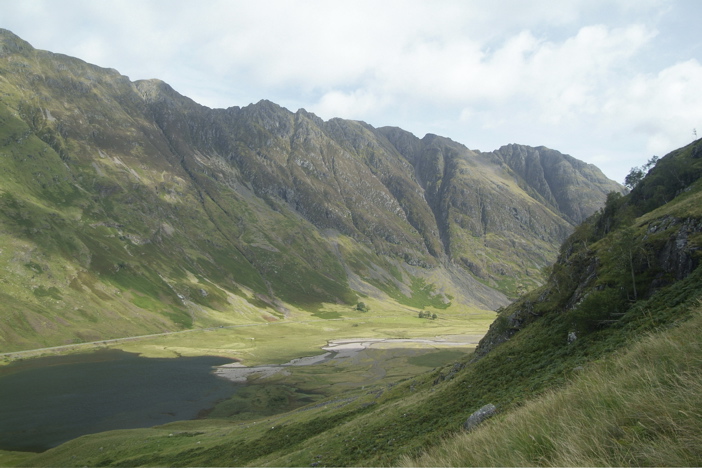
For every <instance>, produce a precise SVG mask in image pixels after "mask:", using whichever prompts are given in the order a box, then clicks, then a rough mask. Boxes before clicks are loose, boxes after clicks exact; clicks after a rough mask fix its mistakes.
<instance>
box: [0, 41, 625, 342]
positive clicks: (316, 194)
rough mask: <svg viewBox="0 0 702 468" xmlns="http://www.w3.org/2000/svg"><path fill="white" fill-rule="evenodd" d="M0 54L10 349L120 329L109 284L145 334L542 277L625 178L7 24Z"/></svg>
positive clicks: (465, 295) (458, 296)
mask: <svg viewBox="0 0 702 468" xmlns="http://www.w3.org/2000/svg"><path fill="white" fill-rule="evenodd" d="M0 72H1V73H0V76H1V77H2V80H0V92H2V97H1V99H0V111H1V113H2V116H1V117H2V135H0V141H2V145H1V147H0V152H2V153H3V155H4V158H3V160H4V163H3V164H4V169H5V175H4V176H3V178H2V181H1V183H2V185H0V190H2V194H3V197H4V199H5V203H4V205H3V207H4V208H3V210H2V211H1V213H0V214H1V215H2V216H3V218H2V219H3V223H4V224H5V226H6V229H5V234H4V235H5V242H6V245H13V244H16V245H17V246H21V248H20V247H18V248H20V250H21V251H22V252H24V253H23V254H22V255H20V256H17V255H16V256H14V257H12V256H8V257H7V258H4V259H2V260H1V261H2V262H3V264H4V265H6V266H7V268H6V270H7V271H10V272H12V273H9V274H8V275H6V277H5V279H6V281H7V282H8V284H10V285H11V287H9V288H8V289H7V292H6V295H7V296H8V298H9V299H11V301H12V303H13V304H16V307H17V310H18V311H20V312H18V314H17V316H16V320H15V319H13V321H12V322H11V323H10V324H9V326H8V327H7V328H6V329H4V334H3V337H4V339H5V340H6V342H7V343H9V345H8V346H9V349H18V347H19V348H22V347H27V346H32V345H36V344H39V343H38V342H37V339H38V337H39V336H41V338H40V340H41V341H42V343H41V344H47V343H55V344H64V343H66V342H70V341H71V340H84V339H88V338H96V339H99V338H101V337H105V338H112V337H115V336H114V332H108V331H106V330H105V329H104V327H103V326H102V325H101V322H100V321H99V320H98V319H97V316H96V312H92V310H93V309H95V310H98V311H102V310H105V308H106V307H108V304H109V308H110V309H114V308H116V309H117V310H118V311H119V313H118V314H117V315H118V316H119V317H120V318H116V320H117V321H118V322H119V323H121V324H122V325H120V327H122V326H123V327H125V330H131V331H128V332H127V333H132V334H133V333H146V332H154V331H164V330H173V329H179V328H180V327H186V328H187V327H192V326H195V325H193V324H196V325H197V324H199V325H208V324H213V323H221V322H218V320H225V323H229V322H226V321H231V320H233V321H238V320H243V316H242V314H241V313H239V312H235V311H236V310H238V309H242V308H243V309H245V310H247V312H246V313H245V314H243V315H244V316H246V317H247V318H246V319H247V320H249V319H254V320H271V319H273V320H279V319H282V318H283V317H285V316H287V315H289V314H290V313H291V312H290V311H293V313H294V311H295V310H298V311H304V310H318V309H319V308H323V307H324V304H325V303H346V304H350V305H351V304H354V303H355V301H357V300H358V299H359V298H362V297H363V295H364V294H368V293H370V294H372V295H374V296H375V297H378V298H382V300H393V301H399V303H410V302H412V301H413V299H412V297H420V296H421V297H426V298H427V299H426V300H425V302H424V303H421V306H422V307H430V306H431V307H436V306H438V307H440V308H443V307H450V306H451V304H453V305H460V304H463V305H466V306H470V307H478V308H482V309H494V308H497V307H499V306H502V305H506V304H507V303H508V296H510V297H514V296H515V295H516V294H518V293H519V292H521V291H522V290H525V289H529V288H531V287H533V286H535V285H538V284H540V282H541V281H542V278H541V269H542V268H543V267H544V266H546V265H547V264H548V263H549V262H550V261H551V260H552V259H553V258H555V255H556V251H557V245H558V244H559V243H560V242H561V241H562V240H564V239H565V237H566V236H567V234H568V233H569V232H570V231H572V229H573V227H574V222H575V220H577V219H578V217H581V216H585V215H586V214H587V213H588V212H594V210H596V209H597V208H598V205H597V200H600V204H602V203H604V200H605V196H606V193H607V192H608V191H610V190H615V191H621V190H623V189H622V187H621V186H620V185H618V184H616V183H614V182H611V181H608V180H607V179H606V178H605V177H604V175H602V174H601V172H598V171H595V170H591V171H589V172H588V171H584V169H581V168H582V167H588V166H581V165H579V164H575V163H574V162H573V161H575V159H572V158H570V157H566V156H565V155H561V154H560V153H557V152H555V151H553V150H548V151H545V150H544V149H541V150H539V149H533V148H528V147H521V146H520V147H515V148H519V149H520V151H521V152H523V153H525V154H526V155H527V156H528V157H527V158H526V159H525V163H524V164H523V165H522V166H523V167H522V166H518V165H517V164H516V163H514V158H512V159H510V157H508V156H506V155H505V154H503V153H504V151H502V150H497V151H495V152H491V153H481V152H476V151H471V150H469V149H468V148H467V147H466V146H464V145H462V144H460V143H456V142H454V141H452V140H450V139H448V138H444V137H439V136H436V135H426V136H425V137H423V138H421V139H420V138H418V137H416V136H414V135H412V134H411V133H409V132H406V131H404V130H401V129H397V128H391V127H382V128H378V129H376V128H374V127H372V126H371V125H368V124H367V123H364V122H358V121H351V120H344V119H338V118H336V119H331V120H328V121H323V120H322V119H320V118H319V117H317V116H315V115H314V114H312V113H309V112H307V111H305V110H304V109H300V110H298V111H296V112H291V111H289V110H287V109H284V108H282V107H280V106H279V105H277V104H275V103H272V102H270V101H266V100H262V101H260V102H258V103H256V104H250V105H248V106H244V107H238V106H233V107H230V108H227V109H210V108H208V107H206V106H202V105H200V104H198V103H196V102H195V101H193V100H192V99H190V98H187V97H185V96H182V95H181V94H179V93H178V92H177V91H176V90H174V89H173V88H172V87H171V86H170V85H168V84H167V83H165V82H163V81H160V80H138V81H135V82H131V81H130V80H129V78H128V77H126V76H123V75H120V74H119V72H117V71H116V70H113V69H106V68H101V67H97V66H94V65H90V64H88V63H86V62H83V61H81V60H80V59H75V58H71V57H68V56H63V55H60V54H53V53H51V52H45V51H41V50H38V49H34V48H33V47H32V46H31V45H29V44H28V43H26V41H23V40H22V39H20V38H18V37H17V36H15V35H14V34H12V33H11V32H9V31H6V30H0ZM539 151H541V153H545V154H547V155H548V157H549V158H551V159H550V160H553V161H555V163H554V164H552V165H551V166H556V169H554V170H550V171H549V170H546V171H544V170H543V169H541V172H538V171H537V172H538V175H539V177H535V178H534V177H532V176H531V173H529V174H527V172H524V170H522V169H523V168H526V167H532V166H533V165H534V164H536V163H537V162H538V163H539V164H541V162H540V161H541V160H542V159H544V158H545V157H546V156H544V157H537V155H536V154H535V152H537V153H538V152H539ZM541 153H539V155H540V154H541ZM510 164H511V165H510ZM513 166H514V167H513ZM551 166H549V168H550V167H551ZM539 167H540V166H539ZM558 168H561V169H558ZM562 168H565V170H563V169H562ZM520 171H521V172H520ZM559 171H560V172H559ZM583 171H584V172H583ZM547 175H548V177H549V178H548V180H547V177H546V176H547ZM566 176H567V177H570V180H571V182H569V183H564V184H562V186H559V185H558V184H557V183H556V181H557V180H558V178H559V177H560V178H564V177H566ZM590 179H595V180H596V181H597V183H589V184H588V183H585V182H586V181H588V180H590ZM549 183H550V185H549ZM534 184H536V185H538V186H539V187H538V188H537V187H532V185H534ZM539 184H541V185H539ZM544 184H545V185H544ZM598 184H599V185H598ZM542 185H543V187H541V186H542ZM579 194H580V195H579ZM585 198H590V199H592V200H593V201H592V202H588V203H583V204H582V205H583V208H582V210H581V211H578V210H577V209H575V205H577V204H578V203H577V201H578V200H585ZM30 225H31V226H30ZM18 252H19V251H18ZM20 257H21V259H20ZM175 259H177V260H178V261H177V262H175V261H174V260H175ZM23 265H39V266H40V268H39V272H37V271H35V270H37V268H34V267H33V268H30V267H23ZM45 272H49V273H50V274H45ZM50 276H51V277H50ZM351 280H352V282H353V284H354V286H353V287H351V285H350V281H351ZM420 284H421V285H423V286H420ZM51 288H54V289H51ZM417 288H419V289H417ZM45 291H58V293H55V294H54V296H55V298H60V299H56V300H55V301H54V302H51V301H48V300H47V299H46V297H51V296H45V295H43V294H44V292H45ZM85 291H90V292H89V294H88V296H86V297H84V296H83V295H82V294H83V292H85ZM420 293H421V294H420ZM47 307H48V310H50V311H51V312H46V311H44V310H45V308H47ZM256 307H258V308H256ZM77 310H82V311H83V312H81V314H82V315H80V316H79V315H78V314H77V312H76V311H77ZM40 311H43V312H40ZM204 311H211V312H212V314H214V315H216V316H217V317H219V318H218V319H216V320H214V321H213V319H209V318H207V316H208V314H209V312H208V313H205V312H204ZM215 312H216V313H215ZM36 314H39V316H41V317H43V318H41V319H38V318H37V319H36V320H30V321H29V322H30V323H28V322H27V317H35V315H36ZM141 315H145V316H147V317H148V319H145V320H135V319H134V318H135V317H138V316H141ZM37 320H39V321H42V320H48V321H47V322H46V323H47V324H49V325H47V326H48V329H46V327H44V326H37V325H31V323H33V322H35V321H37ZM66 323H70V324H73V325H75V324H76V323H79V324H81V323H82V326H79V327H78V328H83V331H81V332H80V333H78V332H76V331H74V330H72V328H73V325H71V326H67V325H66ZM13 327H14V328H13ZM105 327H106V326H105ZM15 329H16V330H15ZM17 330H19V331H17ZM47 330H51V331H47ZM76 333H78V335H77V334H76ZM79 335H80V336H79ZM10 337H12V338H11V339H10ZM47 340H48V341H47ZM30 343H32V344H30Z"/></svg>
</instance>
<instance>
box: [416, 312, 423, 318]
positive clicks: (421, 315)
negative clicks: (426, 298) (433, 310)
mask: <svg viewBox="0 0 702 468" xmlns="http://www.w3.org/2000/svg"><path fill="white" fill-rule="evenodd" d="M417 316H418V317H419V318H424V311H422V310H420V311H419V314H418V315H417Z"/></svg>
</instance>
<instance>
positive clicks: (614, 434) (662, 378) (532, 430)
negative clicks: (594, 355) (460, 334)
mask: <svg viewBox="0 0 702 468" xmlns="http://www.w3.org/2000/svg"><path fill="white" fill-rule="evenodd" d="M700 336H702V307H699V308H698V309H697V310H696V311H695V313H694V314H693V316H692V318H691V319H690V320H688V321H686V322H684V323H682V324H679V325H678V326H677V327H675V328H672V329H669V330H666V331H662V332H659V333H656V334H652V335H649V336H647V337H646V338H644V339H642V340H640V341H639V342H637V343H635V344H633V345H631V346H630V347H628V348H627V349H626V350H624V351H622V352H619V353H617V354H615V355H613V356H612V357H610V358H608V359H607V360H605V361H602V362H598V363H593V364H591V365H590V366H589V367H588V368H587V369H585V370H584V371H583V372H581V373H580V374H579V375H578V376H577V377H576V378H575V379H574V380H573V381H572V382H571V383H570V384H568V385H567V386H566V387H564V388H562V389H561V390H556V391H553V392H550V393H547V394H545V395H543V396H541V397H539V398H538V399H535V400H533V401H531V402H529V403H527V404H525V405H524V406H522V407H520V408H518V409H516V410H514V411H512V412H510V413H506V414H503V415H501V416H498V417H495V418H493V419H492V420H490V421H488V422H486V423H485V424H484V426H482V427H479V428H478V429H477V430H475V431H473V432H471V433H464V434H460V435H458V436H455V437H453V438H450V439H447V440H446V441H444V443H442V444H441V445H439V446H438V447H436V448H434V449H432V450H430V451H429V452H427V453H425V454H424V455H422V456H421V457H419V458H416V459H412V458H409V457H407V458H405V459H404V460H403V463H404V464H405V465H408V466H702V342H701V341H700V338H699V337H700Z"/></svg>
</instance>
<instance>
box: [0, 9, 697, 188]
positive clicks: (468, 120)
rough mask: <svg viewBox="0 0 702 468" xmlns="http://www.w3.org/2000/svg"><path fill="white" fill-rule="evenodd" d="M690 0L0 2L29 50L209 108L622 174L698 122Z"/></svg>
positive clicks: (3, 23)
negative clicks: (568, 160) (522, 151)
mask: <svg viewBox="0 0 702 468" xmlns="http://www.w3.org/2000/svg"><path fill="white" fill-rule="evenodd" d="M700 5H702V2H699V1H696V0H693V1H685V0H617V1H612V0H571V1H567V2H553V1H552V0H532V1H530V2H524V1H523V0H496V1H492V2H485V1H482V0H437V1H432V2H428V1H419V0H386V1H383V2H377V1H370V0H350V1H345V2H343V3H342V2H330V1H328V0H306V1H298V2H293V1H288V0H257V1H256V2H244V1H231V0H208V1H205V2H197V3H196V2H194V1H188V0H168V1H166V0H150V1H147V0H112V1H110V2H95V1H90V0H62V1H61V2H55V1H52V0H23V1H22V2H18V1H16V0H0V11H2V12H3V13H2V19H1V20H0V27H6V28H8V29H10V30H12V31H13V32H15V33H17V34H19V35H20V36H21V37H23V38H24V39H26V40H28V41H29V42H30V43H32V44H33V45H35V46H36V47H39V48H44V49H49V50H52V51H56V52H61V53H66V54H69V55H74V56H78V57H80V58H83V59H85V60H87V61H90V62H93V63H97V64H98V65H101V66H105V67H111V68H116V69H118V70H119V71H120V72H122V73H124V74H126V75H128V76H130V78H132V79H141V78H161V79H163V80H164V81H167V82H168V83H170V84H171V85H172V86H173V87H174V88H175V89H176V90H178V91H180V92H181V93H183V94H185V95H188V96H190V97H192V98H194V99H195V100H198V101H199V102H202V103H204V104H206V105H210V106H213V107H228V106H232V105H247V104H248V103H250V102H256V101H258V100H260V99H263V98H265V99H270V100H273V101H275V102H278V103H279V104H281V105H284V106H288V107H290V108H291V110H296V108H297V107H305V108H306V109H308V110H310V111H313V112H317V113H318V114H320V115H321V116H323V117H324V118H330V117H332V116H339V117H344V118H354V119H361V120H366V121H368V122H369V123H371V124H372V125H376V126H381V125H397V126H401V127H403V128H406V129H408V130H410V131H413V132H415V133H417V134H418V136H422V135H423V134H424V133H426V132H433V133H439V134H443V135H445V136H448V137H451V138H453V139H454V140H457V141H460V142H462V143H465V144H466V145H467V146H469V147H471V148H479V149H482V150H491V149H494V148H496V147H498V146H500V145H502V144H505V143H510V142H517V143H525V144H532V145H539V144H544V145H547V146H550V147H553V148H555V149H558V150H562V151H564V152H570V153H571V154H573V156H575V157H578V158H581V159H586V160H588V159H589V160H592V161H598V162H599V163H600V164H601V165H602V166H603V168H604V169H605V170H607V172H608V174H609V175H610V176H612V177H617V178H619V179H621V178H622V177H623V176H622V177H620V174H621V173H622V172H623V171H624V169H623V167H624V165H627V167H631V166H632V165H635V164H640V162H638V163H637V162H633V163H632V161H633V160H634V159H635V156H634V155H637V154H639V155H640V158H642V160H645V159H647V158H648V157H650V156H651V153H652V152H653V153H656V154H663V153H665V152H667V151H669V150H672V149H674V147H675V145H680V144H683V143H685V142H686V141H687V140H686V138H687V139H689V138H688V137H689V136H690V135H691V133H692V128H694V127H698V130H700V131H701V132H702V128H700V127H702V118H701V116H700V110H699V109H702V106H700V93H698V92H697V88H698V84H699V83H700V82H702V81H701V77H700V61H701V60H702V46H701V45H700V40H699V39H698V38H697V35H696V34H692V33H690V31H697V26H696V23H695V21H696V20H695V18H696V17H697V16H699V15H697V14H696V13H700V14H702V7H701V6H700Z"/></svg>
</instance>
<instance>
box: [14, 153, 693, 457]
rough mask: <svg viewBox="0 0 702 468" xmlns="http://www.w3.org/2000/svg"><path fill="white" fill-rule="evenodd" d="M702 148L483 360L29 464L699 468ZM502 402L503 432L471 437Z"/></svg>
mask: <svg viewBox="0 0 702 468" xmlns="http://www.w3.org/2000/svg"><path fill="white" fill-rule="evenodd" d="M700 148H702V141H698V142H695V143H693V144H691V145H689V146H687V147H685V148H682V149H680V150H678V151H675V152H673V153H671V154H670V155H668V156H666V157H665V158H662V159H661V160H660V161H659V163H658V165H657V166H656V167H655V168H654V169H653V170H652V171H651V173H650V174H649V176H648V177H647V178H646V179H644V181H643V182H642V183H641V185H640V186H638V187H637V188H636V189H635V190H634V191H633V192H632V193H631V194H630V195H627V196H626V197H621V198H620V197H617V196H611V197H610V202H609V203H608V204H607V206H606V207H605V208H604V209H602V210H601V211H600V212H598V213H597V214H595V215H594V216H593V217H591V218H589V219H588V220H587V221H586V222H585V223H584V224H583V225H582V226H580V227H579V228H578V230H577V231H576V232H575V234H574V235H573V236H571V237H570V238H569V240H568V242H566V243H565V244H564V246H563V248H562V252H561V255H560V257H559V260H558V262H557V263H556V265H555V266H554V268H553V273H552V274H551V277H550V279H549V281H548V283H547V284H546V285H544V286H543V287H541V288H539V289H537V290H535V291H533V292H531V293H529V294H528V295H526V296H525V297H523V298H522V299H520V300H519V301H517V302H515V303H514V304H512V305H511V306H509V307H507V308H505V309H504V310H503V311H502V312H501V314H500V316H499V318H498V319H497V320H496V321H495V322H494V324H493V325H492V327H491V330H490V332H489V333H488V335H487V336H486V337H485V338H484V339H483V341H482V342H481V345H480V346H479V348H478V351H477V354H476V355H474V356H472V357H469V358H467V359H465V360H462V361H459V362H456V363H455V364H453V365H449V366H446V367H443V368H437V369H435V370H433V371H432V372H430V373H427V374H423V375H419V376H417V377H414V378H410V379H408V380H406V381H404V382H399V383H393V384H391V385H386V384H381V385H375V386H369V387H367V388H360V389H358V388H357V389H355V390H351V391H349V392H348V393H344V394H342V395H337V396H335V397H333V398H332V399H329V400H328V401H327V402H326V404H322V403H317V404H315V405H313V406H310V407H307V408H304V409H301V410H300V411H295V412H291V413H288V414H284V415H278V416H276V417H275V418H272V419H268V420H260V421H257V424H254V423H253V422H247V423H245V424H244V423H241V422H237V421H235V420H227V419H219V420H218V419H212V420H202V421H195V422H181V423H177V424H174V425H168V426H164V427H160V428H154V429H150V430H139V431H119V432H112V433H105V434H96V435H92V436H87V437H84V438H82V439H79V440H77V441H74V442H70V443H67V444H65V445H63V446H61V447H58V448H56V449H53V450H50V451H48V452H46V453H44V454H41V455H37V456H36V457H33V458H31V459H28V460H27V461H26V464H27V465H33V466H37V465H39V466H49V465H51V466H56V465H61V466H79V465H86V464H87V465H96V466H97V465H105V466H110V465H112V466H154V465H169V466H193V465H198V466H232V465H257V466H263V465H268V466H308V465H310V464H317V465H327V466H375V465H396V464H398V463H400V462H401V461H403V460H404V461H405V462H406V463H408V464H410V465H414V464H418V463H421V464H424V465H443V464H449V463H456V464H464V463H473V462H475V463H477V464H486V465H490V464H497V465H512V464H518V465H519V464H526V465H540V464H543V465H560V464H587V465H590V464H617V465H619V464H621V465H638V466H641V465H654V464H656V465H657V464H669V463H675V464H678V463H679V464H683V465H699V463H700V461H702V459H701V458H700V457H701V456H702V454H701V453H700V451H699V444H698V443H697V441H699V437H700V435H699V434H700V432H699V431H700V427H699V414H698V410H697V407H698V405H699V401H698V400H699V398H698V395H697V390H698V389H699V378H698V375H699V373H700V370H701V369H700V361H699V359H698V357H699V351H700V350H699V343H698V341H699V340H697V339H696V334H698V332H699V326H700V320H699V301H700V299H702V288H700V284H702V281H701V280H702V269H700V268H699V267H698V265H699V255H700V254H699V247H700V246H699V243H700V241H701V240H702V235H701V234H700V233H702V229H701V228H700V226H702V224H701V223H700V219H702V212H700V208H699V207H700V206H701V205H700V202H701V201H702V181H700V179H699V175H700V173H702V171H700V168H701V167H702V166H701V165H700V164H701V163H700V160H701V159H700V157H699V155H700V154H702V152H701V151H700ZM673 169H674V170H673ZM671 176H672V177H671ZM669 197H670V198H669ZM632 274H633V276H632ZM647 336H652V338H645V337H647ZM642 338H645V339H644V341H643V342H641V343H640V344H634V343H636V342H638V341H639V340H641V339H642ZM613 353H614V354H613ZM571 401H572V403H571ZM488 403H492V404H494V405H496V407H497V408H498V416H496V417H495V420H494V424H493V423H487V424H486V426H485V428H484V429H478V431H476V432H472V433H470V434H464V433H462V430H461V425H462V423H463V422H464V421H465V419H466V418H467V417H468V416H469V415H470V414H471V413H472V412H474V411H475V410H477V409H478V408H480V407H482V406H483V405H486V404H488ZM555 411H557V412H558V415H556V416H554V415H552V413H553V412H555ZM544 418H546V419H548V420H549V424H543V420H544ZM553 418H555V419H557V421H555V422H554V424H555V426H553V427H555V428H559V427H562V428H563V429H562V431H556V430H551V429H550V428H551V427H552V426H551V419H553ZM583 418H586V419H590V418H592V419H591V421H590V422H588V421H586V420H583ZM559 424H560V426H559ZM171 434H173V435H171ZM176 434H177V435H179V438H178V439H175V438H174V437H175V435H176ZM452 437H459V438H458V439H456V440H455V441H449V442H447V443H446V444H445V445H442V446H441V447H440V448H437V449H435V450H434V451H432V452H430V454H429V455H425V456H423V457H422V458H416V457H419V456H421V455H422V453H423V452H424V451H425V450H427V449H430V448H431V447H436V446H437V445H439V444H441V441H442V440H443V439H445V438H449V439H451V438H452ZM486 437H489V438H490V441H489V443H488V444H486V443H485V441H486ZM581 437H582V440H579V439H580V438H581ZM587 442H589V443H587ZM463 444H468V445H467V447H468V448H470V447H473V445H471V444H479V445H481V448H480V449H479V450H476V452H477V453H476V454H475V456H474V455H473V454H471V453H467V452H466V450H464V449H456V448H455V447H456V446H461V445H463ZM447 452H452V454H451V455H450V458H446V457H447V455H446V453H447ZM407 457H410V458H407ZM667 457H670V458H667ZM317 465H315V466H317Z"/></svg>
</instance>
